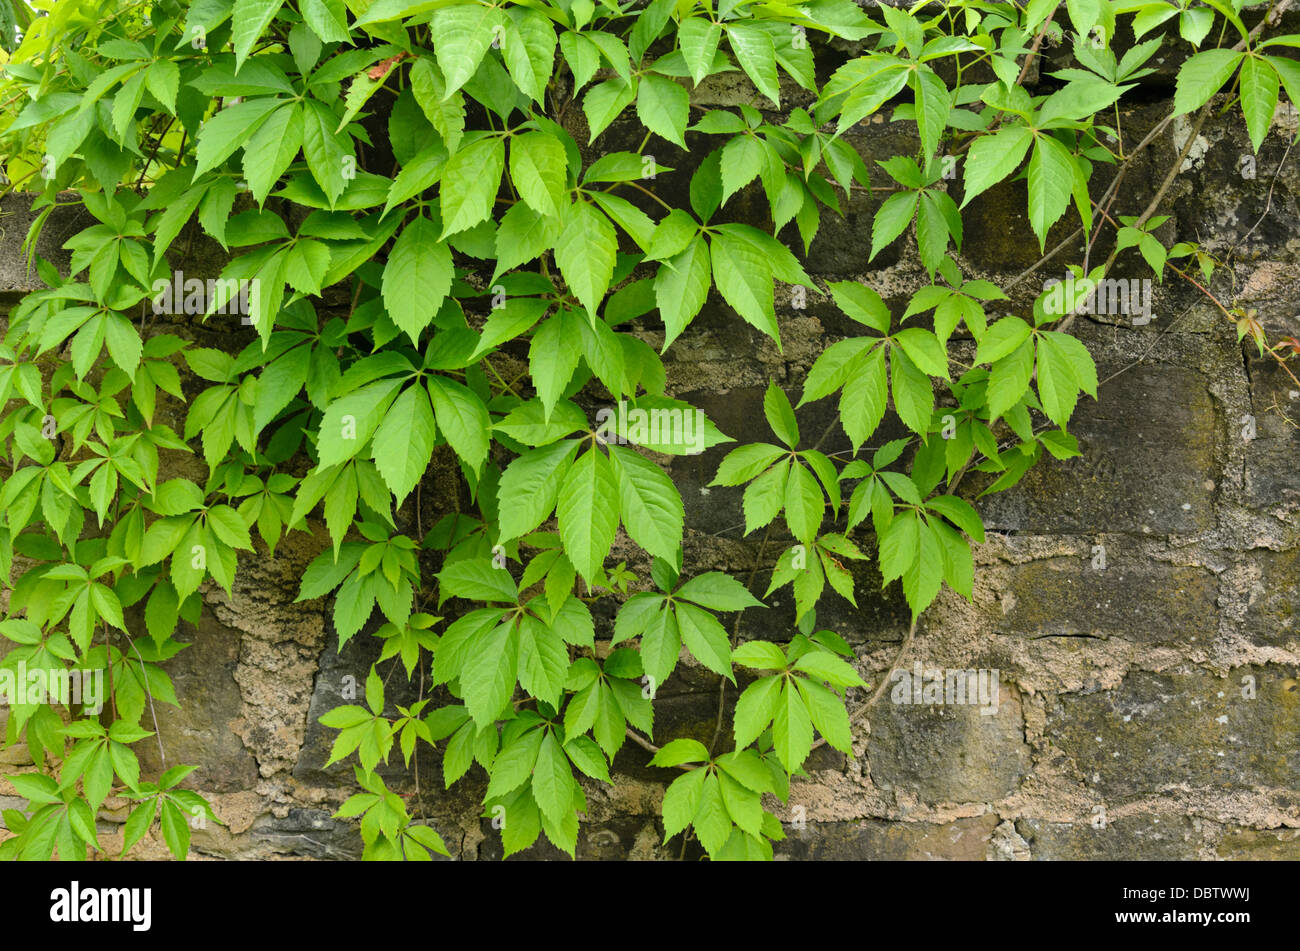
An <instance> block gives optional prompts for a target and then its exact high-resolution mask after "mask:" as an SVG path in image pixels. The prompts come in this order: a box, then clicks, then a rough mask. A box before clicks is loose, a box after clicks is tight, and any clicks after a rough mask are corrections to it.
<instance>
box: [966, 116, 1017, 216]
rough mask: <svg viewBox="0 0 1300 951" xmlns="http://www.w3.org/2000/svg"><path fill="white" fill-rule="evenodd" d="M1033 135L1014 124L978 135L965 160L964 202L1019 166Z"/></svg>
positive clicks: (967, 202) (967, 201)
mask: <svg viewBox="0 0 1300 951" xmlns="http://www.w3.org/2000/svg"><path fill="white" fill-rule="evenodd" d="M1033 138H1034V136H1033V133H1031V132H1030V131H1029V129H1028V128H1027V127H1026V126H1023V125H1013V126H1008V127H1007V128H1004V129H1001V130H999V131H997V132H995V133H993V134H992V135H982V136H980V137H979V138H978V139H976V140H975V144H974V145H972V146H971V147H970V152H969V154H967V156H966V161H965V163H964V168H963V172H962V184H963V186H964V190H965V191H964V194H963V195H962V200H961V206H962V207H963V208H965V207H966V206H967V205H968V204H970V201H971V199H972V198H974V197H975V196H976V195H979V194H980V193H982V192H985V191H987V190H988V189H990V188H992V187H993V186H994V185H996V184H997V183H998V182H1000V181H1002V179H1004V178H1006V177H1007V176H1008V175H1010V174H1011V173H1012V172H1014V171H1015V170H1016V169H1017V168H1019V167H1020V163H1021V162H1022V161H1024V158H1025V153H1026V152H1028V151H1029V144H1030V143H1031V142H1032V141H1033Z"/></svg>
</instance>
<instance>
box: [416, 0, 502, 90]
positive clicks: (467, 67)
mask: <svg viewBox="0 0 1300 951" xmlns="http://www.w3.org/2000/svg"><path fill="white" fill-rule="evenodd" d="M505 28H506V19H505V16H504V15H503V14H502V12H501V10H500V8H498V7H489V6H484V5H481V4H477V3H464V4H458V5H456V6H451V7H443V8H442V9H440V10H435V11H434V12H433V16H432V17H431V18H430V20H429V36H430V37H431V38H432V39H433V44H434V53H436V54H437V57H438V67H439V68H440V69H441V70H442V75H443V76H444V77H445V78H446V86H445V88H444V89H443V93H442V98H444V99H446V98H447V97H448V96H450V95H451V94H452V93H454V92H455V91H456V90H458V89H460V87H461V86H463V85H465V83H467V82H469V80H470V77H472V76H473V75H474V73H475V71H476V70H477V69H478V65H479V63H480V62H482V61H483V57H484V56H485V55H486V54H487V51H488V48H489V47H490V46H491V45H492V41H493V39H496V38H498V37H500V36H503V35H504V31H505Z"/></svg>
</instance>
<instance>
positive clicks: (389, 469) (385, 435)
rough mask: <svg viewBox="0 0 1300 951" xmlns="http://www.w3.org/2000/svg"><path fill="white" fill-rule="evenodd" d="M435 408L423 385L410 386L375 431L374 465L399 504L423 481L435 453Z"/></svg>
mask: <svg viewBox="0 0 1300 951" xmlns="http://www.w3.org/2000/svg"><path fill="white" fill-rule="evenodd" d="M435 435H437V427H435V426H434V421H433V409H432V408H430V407H429V398H428V395H426V394H425V391H424V388H421V387H419V386H409V387H407V388H406V390H403V391H402V395H400V396H398V399H396V400H395V401H394V403H393V408H391V409H390V411H389V413H387V414H386V416H385V417H383V422H381V424H380V427H378V429H377V430H376V431H374V442H373V452H374V468H376V469H378V470H380V475H382V477H383V482H385V483H386V485H387V487H389V491H391V492H393V498H394V499H395V501H396V504H398V505H400V504H402V503H403V501H404V500H406V498H407V496H408V495H409V494H411V491H412V490H413V488H415V487H416V485H417V483H419V482H420V477H421V475H424V472H425V469H426V468H428V465H429V457H430V456H432V455H433V442H434V437H435Z"/></svg>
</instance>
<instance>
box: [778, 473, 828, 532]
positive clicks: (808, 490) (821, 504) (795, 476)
mask: <svg viewBox="0 0 1300 951" xmlns="http://www.w3.org/2000/svg"><path fill="white" fill-rule="evenodd" d="M825 514H826V499H825V497H824V496H823V495H822V490H821V486H819V485H818V484H817V480H816V479H815V478H814V477H813V474H812V473H811V472H809V471H808V470H807V469H805V468H804V467H803V466H801V465H798V464H793V465H791V466H790V476H789V478H788V479H787V480H786V484H785V521H786V524H787V525H788V526H789V527H790V534H791V535H793V536H794V537H795V539H796V540H798V541H799V542H801V543H803V544H804V545H808V546H811V545H812V543H813V540H814V539H815V538H816V537H817V530H818V529H819V528H821V524H822V518H823V517H824V516H825Z"/></svg>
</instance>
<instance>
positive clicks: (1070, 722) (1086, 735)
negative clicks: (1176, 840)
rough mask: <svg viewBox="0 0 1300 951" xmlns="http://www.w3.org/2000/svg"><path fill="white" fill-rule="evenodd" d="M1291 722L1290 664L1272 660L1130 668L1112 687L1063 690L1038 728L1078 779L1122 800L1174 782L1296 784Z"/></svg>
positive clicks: (1297, 758)
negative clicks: (1219, 671)
mask: <svg viewBox="0 0 1300 951" xmlns="http://www.w3.org/2000/svg"><path fill="white" fill-rule="evenodd" d="M1251 677H1253V678H1254V684H1255V691H1256V696H1255V697H1254V698H1253V699H1251V698H1249V697H1247V696H1243V690H1245V689H1246V687H1247V684H1248V683H1249V681H1243V678H1251ZM1297 731H1300V689H1297V681H1296V673H1295V670H1294V669H1290V670H1288V669H1286V668H1283V667H1278V666H1268V667H1260V668H1238V669H1236V670H1233V671H1231V673H1230V674H1229V675H1228V677H1226V678H1220V677H1215V676H1213V675H1212V674H1209V673H1206V672H1204V671H1179V672H1176V673H1171V674H1167V675H1162V674H1153V673H1148V672H1145V671H1134V672H1133V673H1131V674H1130V675H1129V676H1128V677H1126V678H1125V679H1124V682H1123V683H1122V684H1121V685H1120V686H1119V688H1118V689H1116V690H1114V691H1105V692H1097V693H1092V694H1086V695H1082V696H1062V697H1060V698H1059V699H1058V700H1057V702H1056V703H1055V705H1054V706H1053V709H1051V711H1050V712H1049V714H1048V719H1047V726H1046V730H1045V731H1044V732H1045V736H1046V738H1047V740H1048V742H1049V743H1050V744H1051V746H1052V747H1053V749H1054V750H1056V751H1059V752H1060V753H1062V754H1064V756H1065V757H1066V758H1067V759H1068V760H1069V761H1070V763H1071V766H1072V769H1071V772H1072V773H1073V774H1074V775H1075V776H1076V777H1077V778H1078V780H1079V781H1080V782H1082V783H1084V784H1086V785H1087V786H1088V787H1089V788H1091V789H1094V790H1096V792H1097V793H1098V794H1099V795H1101V796H1102V797H1104V798H1105V799H1107V800H1113V801H1116V802H1122V801H1126V800H1129V799H1132V798H1135V797H1137V796H1141V795H1143V794H1147V793H1157V792H1161V791H1162V790H1167V789H1172V788H1175V787H1178V786H1188V787H1193V788H1198V789H1210V790H1216V789H1217V790H1224V789H1252V788H1261V787H1263V788H1270V787H1271V788H1279V789H1284V790H1287V789H1294V788H1295V785H1296V780H1297V778H1298V777H1300V749H1298V748H1297V746H1296V743H1295V738H1296V735H1297Z"/></svg>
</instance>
